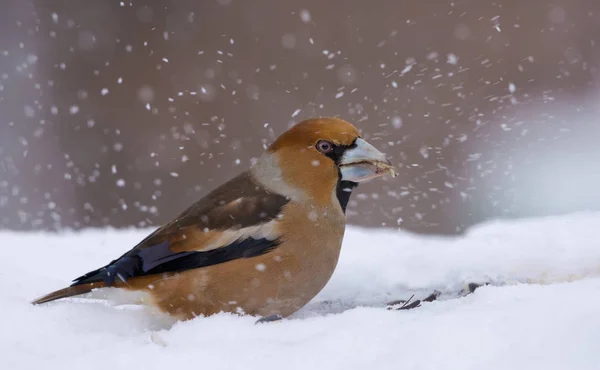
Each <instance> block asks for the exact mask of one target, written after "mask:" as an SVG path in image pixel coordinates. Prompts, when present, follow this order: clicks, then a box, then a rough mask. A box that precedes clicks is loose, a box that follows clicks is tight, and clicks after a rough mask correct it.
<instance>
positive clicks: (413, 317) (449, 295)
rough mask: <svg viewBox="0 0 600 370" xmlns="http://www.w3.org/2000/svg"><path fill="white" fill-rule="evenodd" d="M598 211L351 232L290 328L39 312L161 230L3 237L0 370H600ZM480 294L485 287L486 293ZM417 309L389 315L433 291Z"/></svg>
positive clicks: (112, 309) (129, 312)
mask: <svg viewBox="0 0 600 370" xmlns="http://www.w3.org/2000/svg"><path fill="white" fill-rule="evenodd" d="M599 230H600V214H599V213H586V214H575V215H567V216H560V217H551V218H545V219H533V220H517V221H496V222H491V223H486V224H483V225H479V226H477V227H474V228H472V229H471V230H469V232H468V233H466V235H464V236H461V237H456V238H448V237H423V236H417V235H413V234H409V233H406V232H402V231H389V230H365V229H360V228H356V227H349V228H348V230H347V231H346V236H345V239H344V246H343V249H342V255H341V257H340V262H339V264H338V268H337V270H336V272H335V274H334V276H333V277H332V279H331V281H330V282H329V284H328V285H327V286H326V288H325V289H324V290H323V291H322V292H321V294H319V295H318V296H317V297H316V298H315V299H314V300H313V301H312V302H311V303H309V305H307V306H306V307H305V308H304V309H302V310H301V311H299V312H298V313H296V314H294V315H293V316H292V317H290V318H288V319H285V320H283V321H280V322H274V323H268V324H261V325H255V321H256V319H257V318H256V317H249V316H244V317H242V316H236V315H230V314H219V315H214V316H211V317H199V318H196V319H194V320H191V321H187V322H177V323H173V322H171V321H170V320H168V319H166V318H164V317H160V316H157V315H156V314H153V313H152V312H151V311H150V310H147V309H144V308H140V307H137V306H131V305H113V304H109V303H107V302H106V301H102V300H98V299H89V298H88V299H81V298H80V299H68V300H62V301H57V302H53V303H50V304H47V305H42V306H32V305H30V303H29V302H30V301H31V300H32V299H34V298H36V297H38V296H40V295H42V294H45V293H48V292H49V291H51V290H54V289H58V288H62V287H64V286H66V285H67V284H69V282H70V280H71V279H73V278H75V277H77V276H79V275H81V274H82V273H85V272H87V271H89V270H92V269H95V268H97V267H100V266H101V265H104V264H106V263H107V262H109V261H111V260H112V259H114V258H115V257H117V256H119V255H121V254H122V253H123V252H125V251H126V250H128V249H130V248H131V247H132V246H133V245H135V243H137V242H138V241H139V240H141V239H142V238H143V237H144V236H145V235H146V234H147V233H148V232H149V230H113V229H106V230H86V231H82V232H63V233H60V234H52V233H17V232H9V231H3V232H0V244H1V245H2V248H3V249H2V254H1V260H0V261H1V262H2V269H1V270H0V277H1V279H0V289H1V291H2V295H1V297H0V310H1V313H2V315H1V320H2V321H1V322H0V349H1V356H0V368H1V369H7V370H9V369H10V370H16V369H86V370H92V369H103V370H106V369H111V370H112V369H128V370H131V369H176V368H195V369H210V370H216V369H261V370H269V369H345V370H348V369H434V370H440V369H461V370H467V369H474V370H475V369H477V370H480V369H487V370H494V369H511V370H514V369H528V370H529V369H544V370H552V369H565V370H566V369H569V370H570V369H578V370H583V369H594V370H598V369H600V238H598V234H599V232H598V231H599ZM469 282H478V283H482V282H488V283H491V284H490V285H487V286H483V287H481V288H479V289H477V290H476V291H475V293H473V294H470V295H466V296H461V295H460V294H458V292H459V291H460V290H461V289H463V287H464V285H465V284H467V283H469ZM434 289H435V290H438V291H440V292H442V293H443V294H442V296H441V297H440V300H438V301H435V302H431V303H423V305H422V306H421V307H419V308H417V309H414V310H409V311H391V310H387V309H386V305H385V303H386V302H388V301H391V300H395V299H403V298H404V299H405V298H408V297H410V296H411V295H412V294H415V298H423V297H425V296H426V295H428V294H429V293H431V292H432V291H433V290H434Z"/></svg>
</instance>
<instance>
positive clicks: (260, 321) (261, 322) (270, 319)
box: [255, 315, 283, 324]
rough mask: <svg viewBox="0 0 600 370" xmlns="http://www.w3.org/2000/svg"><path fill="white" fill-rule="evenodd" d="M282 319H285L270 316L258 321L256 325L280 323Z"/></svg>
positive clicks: (279, 316)
mask: <svg viewBox="0 0 600 370" xmlns="http://www.w3.org/2000/svg"><path fill="white" fill-rule="evenodd" d="M282 319H283V317H281V315H269V316H265V317H261V318H260V319H258V320H256V322H255V324H264V323H266V322H273V321H280V320H282Z"/></svg>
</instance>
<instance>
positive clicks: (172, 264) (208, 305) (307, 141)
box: [33, 118, 394, 319]
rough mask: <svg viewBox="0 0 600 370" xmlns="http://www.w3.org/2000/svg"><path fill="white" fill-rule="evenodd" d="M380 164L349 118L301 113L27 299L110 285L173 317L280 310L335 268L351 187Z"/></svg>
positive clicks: (384, 163) (381, 168)
mask: <svg viewBox="0 0 600 370" xmlns="http://www.w3.org/2000/svg"><path fill="white" fill-rule="evenodd" d="M386 173H391V174H392V175H394V172H393V169H392V167H391V166H390V164H389V161H388V160H387V159H386V158H385V156H384V155H383V154H382V153H380V152H379V151H377V150H376V149H375V148H373V147H372V146H371V145H369V144H368V143H367V142H366V141H364V140H363V139H362V138H360V133H359V132H358V130H357V129H356V128H355V127H354V126H353V125H351V124H350V123H348V122H346V121H343V120H341V119H336V118H320V119H310V120H306V121H303V122H301V123H299V124H297V125H296V126H294V127H292V128H291V129H290V130H288V131H287V132H285V133H284V134H282V135H281V136H280V137H279V138H278V139H277V140H276V141H275V142H274V143H273V144H272V145H271V146H270V147H269V148H268V149H267V151H266V152H265V154H263V155H262V156H261V157H260V158H259V159H258V161H257V162H256V164H255V165H254V166H252V167H251V168H250V169H248V170H247V171H245V172H243V173H242V174H240V175H239V176H237V177H235V178H233V179H232V180H230V181H229V182H227V183H225V184H223V185H222V186H220V187H218V188H216V189H215V190H213V191H212V192H211V193H209V194H208V195H207V196H205V197H204V198H202V199H200V200H199V201H197V202H196V203H194V204H193V205H192V206H190V207H189V208H188V209H187V210H186V211H184V212H183V213H182V214H180V215H179V216H178V217H177V218H175V219H174V220H173V221H171V222H170V223H168V224H166V225H164V226H162V227H160V228H159V229H157V230H156V231H155V232H153V233H152V234H150V235H149V236H148V237H146V238H145V239H144V240H142V241H141V242H140V243H139V244H138V245H137V246H136V247H134V248H133V249H132V250H130V251H129V252H127V253H125V254H124V255H123V256H121V257H119V258H117V259H116V260H114V261H112V262H111V263H109V264H108V265H106V266H104V267H102V268H100V269H98V270H94V271H91V272H89V273H87V274H85V275H83V276H81V277H79V278H77V279H75V281H74V282H73V284H72V285H71V287H68V288H65V289H62V290H59V291H56V292H53V293H50V294H48V295H46V296H44V297H41V298H39V299H37V300H36V301H34V302H33V303H34V304H40V303H45V302H49V301H53V300H56V299H60V298H65V297H70V296H74V295H79V294H83V293H87V292H90V291H91V290H93V289H96V288H105V287H111V288H120V289H127V290H133V291H137V292H145V293H147V294H145V297H146V298H145V302H144V303H146V304H149V305H152V306H155V307H158V308H159V309H160V310H162V311H164V312H166V313H169V314H171V315H173V316H175V317H177V318H180V319H190V318H193V317H195V316H198V315H211V314H214V313H217V312H221V311H225V312H238V313H241V312H243V313H247V314H251V315H261V316H270V315H280V316H283V317H285V316H288V315H290V314H292V313H293V312H295V311H297V310H298V309H300V308H301V307H303V306H304V305H305V304H306V303H308V301H310V300H311V299H312V298H313V297H314V296H315V295H316V294H317V293H318V292H319V291H320V290H321V289H322V288H323V287H324V286H325V284H326V283H327V281H328V280H329V278H330V277H331V275H332V273H333V271H334V270H335V266H336V264H337V261H338V257H339V253H340V248H341V244H342V238H343V235H344V229H345V224H346V218H345V215H344V212H345V208H346V204H347V202H348V199H349V196H350V192H351V191H352V189H353V188H354V187H355V186H357V184H358V182H361V181H365V180H368V179H370V178H374V177H378V176H382V175H384V174H386Z"/></svg>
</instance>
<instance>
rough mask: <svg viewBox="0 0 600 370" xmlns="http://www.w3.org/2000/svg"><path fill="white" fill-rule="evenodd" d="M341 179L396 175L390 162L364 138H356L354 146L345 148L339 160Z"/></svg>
mask: <svg viewBox="0 0 600 370" xmlns="http://www.w3.org/2000/svg"><path fill="white" fill-rule="evenodd" d="M339 166H340V171H341V173H342V180H345V181H352V182H362V181H367V180H370V179H373V178H375V177H379V176H383V175H386V174H390V175H392V177H393V176H396V171H394V167H392V163H391V162H390V161H389V159H387V157H386V156H385V155H384V154H383V153H381V152H380V151H379V150H377V149H375V147H374V146H373V145H371V144H369V143H367V142H366V141H365V140H363V139H361V138H358V139H356V146H355V147H353V148H349V149H346V151H345V152H344V155H343V156H342V159H341V160H340V162H339Z"/></svg>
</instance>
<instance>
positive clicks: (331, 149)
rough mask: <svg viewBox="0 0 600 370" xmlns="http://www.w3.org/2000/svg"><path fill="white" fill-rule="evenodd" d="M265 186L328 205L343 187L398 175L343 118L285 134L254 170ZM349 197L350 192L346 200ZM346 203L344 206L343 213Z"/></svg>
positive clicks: (316, 121) (319, 121)
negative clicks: (385, 176) (389, 175)
mask: <svg viewBox="0 0 600 370" xmlns="http://www.w3.org/2000/svg"><path fill="white" fill-rule="evenodd" d="M252 171H253V173H254V174H255V176H256V177H257V178H258V179H259V180H260V181H261V182H262V183H264V184H265V185H266V186H268V187H271V188H272V189H273V190H275V191H277V192H279V193H280V194H282V195H286V196H290V197H292V198H296V199H298V200H305V201H311V202H314V203H316V204H320V205H326V204H329V203H331V202H332V200H334V199H335V198H336V196H337V198H338V200H340V196H344V197H345V202H347V198H348V197H347V196H345V194H343V193H342V194H339V192H340V191H343V190H340V189H341V187H342V185H346V188H350V189H351V188H353V187H355V186H356V184H357V183H359V182H361V181H366V180H369V179H372V178H375V177H379V176H382V175H384V174H386V173H390V174H392V175H394V171H393V168H392V167H391V165H390V162H389V160H388V159H387V158H386V157H385V155H384V154H383V153H381V152H380V151H378V150H377V149H375V148H374V147H373V146H371V145H370V144H369V143H367V142H366V141H365V140H363V139H362V138H361V137H360V132H359V131H358V130H357V129H356V127H354V126H353V125H352V124H350V123H349V122H346V121H344V120H342V119H339V118H313V119H308V120H305V121H302V122H300V123H298V124H297V125H295V126H293V127H292V128H290V129H289V130H288V131H286V132H284V133H283V134H282V135H281V136H280V137H279V138H277V140H275V142H274V143H273V144H272V145H271V146H270V147H269V148H268V149H267V152H266V153H265V155H263V156H262V157H261V158H260V159H259V161H258V162H257V164H256V165H255V166H254V167H253V169H252ZM347 195H348V196H349V192H348V194H347ZM345 202H344V201H342V200H340V203H343V204H342V208H345Z"/></svg>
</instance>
